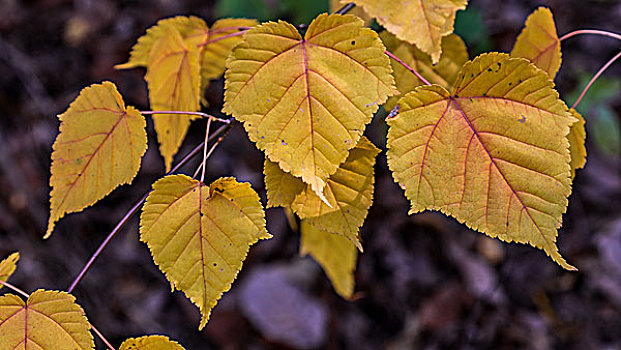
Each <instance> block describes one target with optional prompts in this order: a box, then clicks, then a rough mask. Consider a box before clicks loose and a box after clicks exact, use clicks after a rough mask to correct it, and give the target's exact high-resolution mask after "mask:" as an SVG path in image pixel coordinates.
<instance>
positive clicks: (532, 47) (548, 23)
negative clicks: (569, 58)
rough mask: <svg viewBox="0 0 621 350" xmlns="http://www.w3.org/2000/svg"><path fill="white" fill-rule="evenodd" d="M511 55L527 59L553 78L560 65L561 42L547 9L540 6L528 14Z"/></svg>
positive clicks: (550, 13)
mask: <svg viewBox="0 0 621 350" xmlns="http://www.w3.org/2000/svg"><path fill="white" fill-rule="evenodd" d="M511 57H522V58H526V59H528V60H529V61H531V62H532V63H534V64H535V65H536V66H537V67H539V68H541V69H543V70H544V71H546V72H547V73H548V75H550V78H551V79H552V80H554V77H555V76H556V73H557V72H558V70H559V68H560V67H561V42H560V40H559V39H558V36H557V34H556V27H555V25H554V18H553V17H552V12H551V11H550V10H549V9H547V8H545V7H540V8H538V9H537V10H535V11H534V12H533V13H532V14H531V15H530V16H528V18H527V19H526V26H525V27H524V29H523V30H522V33H520V35H519V36H518V38H517V40H516V42H515V46H513V50H512V51H511Z"/></svg>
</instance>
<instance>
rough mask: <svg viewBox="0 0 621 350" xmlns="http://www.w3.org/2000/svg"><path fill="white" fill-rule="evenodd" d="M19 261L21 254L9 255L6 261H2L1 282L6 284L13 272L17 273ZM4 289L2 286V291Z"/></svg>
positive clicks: (0, 262) (0, 286)
mask: <svg viewBox="0 0 621 350" xmlns="http://www.w3.org/2000/svg"><path fill="white" fill-rule="evenodd" d="M18 261H19V253H17V252H15V253H13V254H11V255H9V256H8V257H7V258H6V259H4V260H2V261H0V281H2V282H6V281H7V280H8V279H9V278H10V277H11V275H12V274H13V272H15V268H17V262H18ZM2 287H4V286H3V285H1V284H0V289H2Z"/></svg>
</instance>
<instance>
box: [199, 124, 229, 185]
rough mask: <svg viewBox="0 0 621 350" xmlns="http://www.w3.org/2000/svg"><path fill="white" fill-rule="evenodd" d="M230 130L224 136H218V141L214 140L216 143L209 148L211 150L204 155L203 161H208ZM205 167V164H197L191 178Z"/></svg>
mask: <svg viewBox="0 0 621 350" xmlns="http://www.w3.org/2000/svg"><path fill="white" fill-rule="evenodd" d="M231 130H232V129H231V128H228V129H227V130H226V131H225V132H224V134H222V136H220V137H219V138H218V140H216V142H215V143H214V144H213V145H212V146H211V148H210V149H209V151H208V152H207V154H206V155H204V159H209V157H211V154H212V153H213V151H215V149H216V147H218V145H220V143H221V142H222V140H224V138H225V137H226V135H228V134H229V133H230V132H231ZM204 166H205V163H203V162H201V164H199V166H198V168H196V171H195V172H194V175H193V176H192V177H193V178H196V175H198V172H199V171H200V170H201V169H202V168H203V167H204Z"/></svg>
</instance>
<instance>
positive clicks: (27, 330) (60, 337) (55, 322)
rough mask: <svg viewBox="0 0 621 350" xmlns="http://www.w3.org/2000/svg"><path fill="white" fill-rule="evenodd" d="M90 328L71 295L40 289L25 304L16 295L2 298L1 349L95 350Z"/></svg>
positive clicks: (0, 303) (0, 310)
mask: <svg viewBox="0 0 621 350" xmlns="http://www.w3.org/2000/svg"><path fill="white" fill-rule="evenodd" d="M90 328H91V327H90V324H89V323H88V320H87V319H86V316H85V315H84V310H82V308H81V307H80V305H78V304H76V303H75V298H74V297H73V296H72V295H71V294H68V293H65V292H58V291H48V290H38V291H36V292H34V293H32V294H31V295H30V297H29V298H28V301H27V302H26V303H24V301H23V300H22V299H21V298H20V297H18V296H16V295H13V294H6V295H3V296H1V297H0V348H1V349H42V350H77V349H80V350H83V349H94V348H95V343H94V342H93V336H92V335H91V333H90Z"/></svg>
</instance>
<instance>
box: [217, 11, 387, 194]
mask: <svg viewBox="0 0 621 350" xmlns="http://www.w3.org/2000/svg"><path fill="white" fill-rule="evenodd" d="M362 25H363V23H362V20H360V19H359V18H356V17H354V16H352V15H348V16H341V15H329V16H328V15H326V14H322V15H319V16H318V17H317V18H316V19H315V20H314V21H313V22H312V23H311V24H310V26H309V27H308V29H307V31H306V34H305V36H304V39H302V37H301V36H300V34H299V33H298V31H297V30H296V29H295V27H294V26H292V25H291V24H288V23H285V22H282V21H281V22H278V23H274V22H268V23H265V24H262V25H260V26H257V27H254V28H252V29H250V30H249V31H248V32H247V33H246V34H245V35H244V39H243V41H242V42H241V43H240V44H239V45H237V46H236V47H235V48H234V49H233V52H232V53H231V55H230V56H229V59H228V60H227V71H226V73H225V78H226V85H225V87H226V90H225V93H224V101H225V104H224V109H223V111H224V112H225V113H230V114H232V115H233V116H234V117H235V118H237V119H238V120H240V121H242V122H243V123H244V127H245V128H246V131H247V132H248V136H249V137H250V139H251V140H252V141H254V142H255V143H256V144H257V147H258V148H259V149H261V150H263V151H265V153H266V155H267V157H268V158H269V159H270V160H271V161H273V162H276V163H278V165H279V166H280V168H282V169H283V170H285V171H286V172H290V173H291V174H292V175H294V176H296V177H301V178H302V180H303V181H304V182H306V183H307V184H310V185H311V186H312V188H313V190H314V191H315V192H316V193H318V194H320V195H321V194H322V191H323V188H324V186H325V181H326V180H327V179H328V178H329V177H330V175H332V174H334V172H335V171H336V169H337V168H338V166H339V164H341V163H342V162H343V161H344V160H345V159H346V158H347V154H348V151H349V150H350V149H352V148H353V147H354V146H355V145H356V143H357V142H358V140H359V139H360V136H361V135H362V132H363V130H364V127H365V125H366V124H367V123H368V122H370V121H371V118H372V116H373V113H374V112H375V111H376V110H377V108H378V106H379V105H380V104H382V103H384V102H385V101H386V98H387V97H388V96H389V95H392V94H394V93H396V90H395V88H394V79H393V77H392V74H391V73H392V69H391V68H390V63H389V61H388V57H387V56H386V55H385V54H384V51H385V48H384V45H382V43H381V41H380V40H379V38H378V37H377V34H376V33H375V32H373V31H372V30H370V29H368V28H363V27H362Z"/></svg>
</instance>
